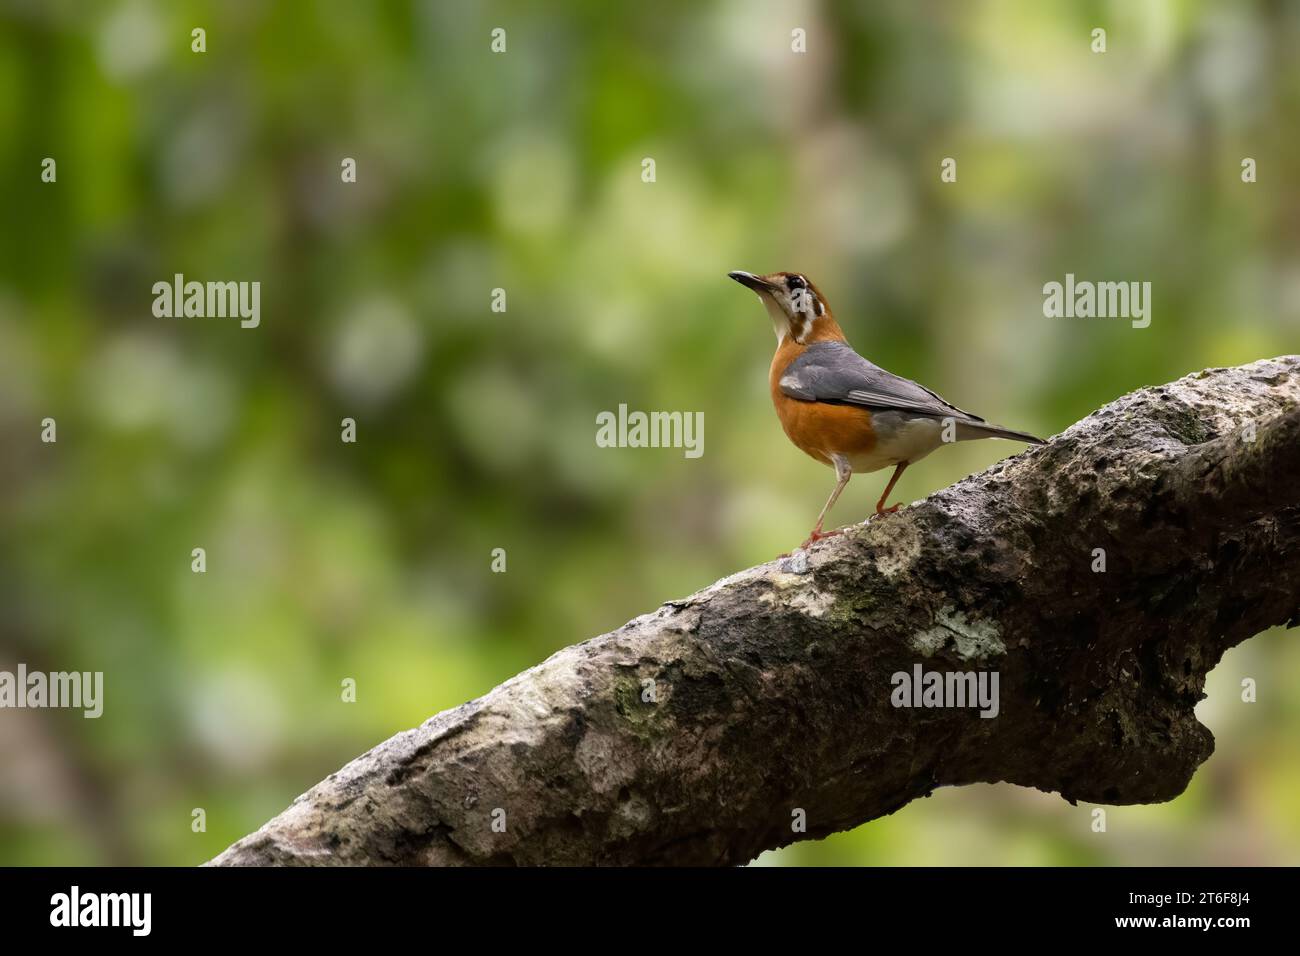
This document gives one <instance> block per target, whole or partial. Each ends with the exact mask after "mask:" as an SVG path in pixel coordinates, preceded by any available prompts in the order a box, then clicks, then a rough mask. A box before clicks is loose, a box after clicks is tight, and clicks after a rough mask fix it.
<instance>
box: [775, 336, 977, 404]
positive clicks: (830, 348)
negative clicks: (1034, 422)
mask: <svg viewBox="0 0 1300 956" xmlns="http://www.w3.org/2000/svg"><path fill="white" fill-rule="evenodd" d="M779 384H780V387H781V391H782V392H784V393H785V394H786V395H789V396H790V397H791V398H797V399H800V400H801V401H805V402H828V403H831V404H836V405H861V406H862V407H863V408H871V409H889V410H895V411H901V412H911V413H912V414H916V415H929V416H933V417H935V418H963V419H966V420H967V421H972V422H982V421H984V419H982V418H980V417H979V416H978V415H972V414H971V413H970V412H964V411H962V410H961V409H960V408H958V407H957V406H956V405H952V404H950V403H949V402H946V401H944V400H943V399H942V398H940V397H939V396H938V395H936V394H935V393H934V392H932V391H930V390H929V389H928V388H926V387H925V386H923V385H918V384H916V382H913V381H911V380H910V379H906V378H901V377H899V376H897V375H895V374H893V373H892V372H886V371H885V370H884V369H883V368H881V367H880V366H879V365H873V364H872V363H871V362H868V361H867V360H866V359H864V358H863V357H862V356H861V355H859V354H858V353H857V352H855V351H853V349H851V348H849V346H848V345H846V344H845V343H843V342H815V343H813V344H812V345H810V346H808V348H807V349H806V350H805V351H804V353H803V354H802V355H800V356H799V357H798V358H797V359H795V360H794V361H793V362H791V363H790V364H789V365H788V366H786V370H785V371H784V372H782V373H781V380H780V383H779Z"/></svg>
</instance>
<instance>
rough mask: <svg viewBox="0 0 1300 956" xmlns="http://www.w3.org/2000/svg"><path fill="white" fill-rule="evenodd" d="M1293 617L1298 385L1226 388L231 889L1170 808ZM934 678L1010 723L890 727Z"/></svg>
mask: <svg viewBox="0 0 1300 956" xmlns="http://www.w3.org/2000/svg"><path fill="white" fill-rule="evenodd" d="M1252 432H1253V436H1252ZM1252 437H1253V440H1251V439H1252ZM1098 548H1100V549H1104V552H1105V571H1104V573H1098V572H1097V571H1094V562H1095V560H1096V551H1095V549H1098ZM1298 614H1300V357H1297V356H1286V357H1282V358H1278V359H1272V360H1265V361H1260V362H1256V363H1254V364H1252V365H1247V366H1244V367H1241V368H1233V369H1209V370H1206V371H1204V372H1200V373H1197V374H1195V375H1191V376H1189V377H1187V378H1184V379H1182V380H1180V381H1178V382H1174V383H1173V384H1170V385H1163V386H1160V387H1158V388H1149V389H1143V390H1141V391H1138V392H1134V393H1133V394H1130V395H1126V396H1124V397H1123V398H1121V399H1119V400H1117V401H1115V402H1112V403H1111V404H1110V405H1107V406H1106V407H1105V408H1103V409H1101V410H1099V411H1098V412H1096V413H1094V414H1092V415H1090V416H1089V417H1087V418H1086V419H1084V420H1083V421H1080V422H1078V423H1077V424H1075V425H1074V426H1073V427H1071V428H1070V429H1068V430H1067V431H1066V432H1064V433H1063V434H1061V435H1058V436H1056V437H1055V438H1054V439H1052V441H1051V442H1050V444H1048V445H1046V446H1044V447H1039V448H1031V449H1029V450H1027V451H1025V452H1023V453H1021V454H1019V455H1017V456H1016V457H1014V458H1011V459H1007V460H1005V461H1003V462H1001V463H999V464H997V465H995V466H993V467H992V468H990V469H989V470H987V471H985V472H984V473H983V474H980V475H975V476H972V477H970V478H967V479H965V480H964V481H961V482H959V483H957V484H956V485H953V486H952V487H950V488H947V489H945V490H943V491H940V492H938V493H936V494H933V495H931V496H930V497H929V498H927V499H925V500H924V501H922V502H920V503H919V504H917V505H914V506H912V507H910V508H907V509H905V510H903V511H901V512H899V513H898V514H894V515H888V516H885V517H883V518H878V519H877V518H873V519H872V520H871V521H869V522H868V523H866V524H864V525H859V526H855V527H853V528H852V529H851V530H850V531H849V532H848V533H846V534H844V535H843V536H841V537H836V538H832V539H829V540H827V541H824V542H821V543H819V544H818V545H816V546H815V547H813V548H812V549H811V550H809V551H806V552H804V551H799V552H795V553H794V554H793V555H792V556H790V557H788V558H783V559H779V560H774V561H771V562H769V563H767V564H764V565H761V566H759V567H756V568H751V569H749V570H747V571H742V572H740V573H739V574H735V575H732V576H731V577H729V578H726V579H724V580H722V581H719V582H718V583H716V584H714V585H713V586H712V587H709V588H706V589H705V590H703V591H700V592H699V593H698V594H694V595H692V596H691V597H688V598H685V599H683V600H679V601H670V602H669V603H667V604H665V605H663V607H661V608H660V609H659V610H657V611H655V612H654V613H652V614H648V615H645V616H643V617H640V618H637V619H636V620H634V621H632V622H630V623H628V624H626V625H624V626H623V627H621V628H619V629H618V630H617V631H614V632H612V633H610V634H605V635H603V636H601V637H597V638H594V639H592V640H589V641H586V642H585V643H582V644H577V645H574V646H571V647H567V648H565V649H564V650H562V651H560V652H558V653H556V654H555V655H553V656H552V657H550V658H549V659H548V660H546V661H545V662H543V663H541V664H539V665H538V666H536V667H533V668H531V669H530V670H527V671H525V672H524V673H522V674H520V675H518V676H516V677H514V678H512V679H511V680H509V681H507V682H506V683H504V684H502V685H501V686H499V687H497V688H496V689H494V690H493V691H491V692H490V693H488V694H487V695H486V696H484V697H481V698H479V699H478V700H474V701H471V702H470V703H467V704H464V705H462V706H460V707H457V708H455V709H454V710H449V711H446V712H444V713H441V714H438V715H437V716H435V717H432V718H430V719H429V720H428V721H426V722H425V723H424V724H422V725H421V726H420V727H418V728H416V729H414V730H409V731H407V732H405V733H401V734H398V735H397V736H396V737H393V738H392V739H390V740H388V741H385V742H384V743H382V744H380V745H379V746H377V747H375V748H374V749H373V750H371V751H370V752H369V753H367V754H365V755H363V756H361V757H359V758H357V759H356V760H354V761H352V763H350V764H348V765H347V766H346V767H344V768H343V769H342V770H340V771H338V772H337V773H335V774H332V775H331V776H330V777H329V778H328V779H326V780H325V781H323V782H322V783H320V784H318V785H317V786H316V787H314V788H313V789H312V790H311V791H309V792H308V793H306V794H304V795H303V796H301V797H299V798H298V799H297V800H296V801H295V802H294V803H293V805H292V806H291V807H289V808H288V809H287V810H286V811H285V812H284V813H282V814H281V815H280V816H278V817H276V818H275V819H274V820H272V821H271V822H270V823H268V824H267V825H266V826H264V827H262V829H260V830H258V831H257V832H256V833H254V834H251V835H250V836H247V837H245V838H244V839H242V840H240V841H239V842H238V843H236V844H234V845H233V846H231V847H230V848H229V849H228V850H226V851H225V852H224V853H222V854H221V855H220V856H218V857H217V858H216V859H215V860H214V861H213V862H214V863H215V864H218V865H238V864H327V863H328V864H418V865H425V864H430V865H437V864H627V863H638V864H658V863H664V864H667V863H673V864H737V863H744V862H746V861H748V860H750V859H752V858H753V857H754V856H756V855H757V854H758V853H760V852H762V851H763V850H766V849H769V848H772V847H779V846H782V845H785V844H788V843H790V842H792V841H794V840H797V839H816V838H818V837H822V836H825V835H826V834H829V833H832V832H834V831H837V830H843V829H846V828H849V827H854V826H857V825H858V824H860V823H863V822H864V821H867V820H871V819H873V818H875V817H879V816H882V815H884V814H887V813H892V812H893V811H895V810H897V809H899V808H900V807H902V806H904V805H905V804H907V803H908V802H909V801H911V800H914V799H916V798H917V797H922V796H925V795H926V794H928V793H930V792H931V791H932V790H934V788H936V787H941V786H953V785H961V784H967V783H974V782H977V781H989V782H994V781H1010V782H1012V783H1017V784H1022V785H1024V786H1029V787H1037V788H1039V789H1041V790H1046V791H1056V792H1059V793H1060V794H1061V795H1062V796H1063V797H1065V798H1066V799H1068V800H1086V801H1090V802H1096V803H1104V804H1128V803H1149V802H1155V801H1162V800H1169V799H1171V798H1173V797H1175V796H1177V795H1178V794H1180V793H1181V792H1182V791H1183V789H1184V788H1185V787H1186V786H1187V784H1188V781H1189V780H1190V779H1191V776H1192V774H1193V773H1194V772H1195V770H1196V768H1197V767H1198V766H1199V765H1200V764H1201V763H1202V762H1203V761H1204V760H1205V759H1206V758H1207V757H1209V756H1210V754H1211V752H1212V751H1213V748H1214V740H1213V737H1212V736H1211V734H1210V732H1209V731H1208V730H1207V729H1206V728H1205V727H1203V726H1202V725H1201V724H1200V723H1198V722H1197V720H1196V718H1195V716H1194V714H1193V706H1194V705H1195V704H1196V702H1197V701H1198V700H1199V699H1201V697H1202V696H1203V693H1202V688H1203V686H1204V681H1205V674H1206V672H1207V671H1209V670H1210V669H1211V668H1213V667H1214V666H1215V664H1216V663H1217V662H1218V661H1219V659H1220V658H1221V656H1222V655H1223V653H1224V651H1226V650H1227V649H1228V648H1230V647H1232V646H1233V645H1235V644H1237V643H1239V642H1241V641H1243V640H1245V639H1246V638H1248V637H1250V636H1252V635H1254V634H1257V633H1259V632H1260V631H1262V630H1264V629H1266V628H1269V627H1272V626H1274V625H1279V624H1286V625H1288V626H1293V625H1294V624H1296V623H1297V615H1298ZM918 663H920V664H922V665H924V667H925V668H926V669H927V670H943V671H972V670H983V671H997V672H998V674H999V680H1000V695H999V696H1000V711H999V713H998V716H997V717H996V718H994V719H984V718H981V717H980V716H978V714H977V712H976V711H975V710H972V709H960V708H948V709H919V708H918V709H906V708H896V707H894V706H892V705H891V692H892V691H893V684H892V683H891V675H893V674H894V673H895V672H900V671H902V672H908V673H911V672H912V669H913V665H915V664H918ZM651 680H652V681H654V690H655V695H656V696H657V701H653V702H649V701H646V700H645V699H644V693H643V688H644V687H645V686H646V684H645V682H647V681H651ZM795 808H802V809H803V810H804V811H805V812H806V814H807V832H806V833H803V834H797V833H793V832H792V829H791V820H792V811H793V810H794V809H795ZM498 809H499V810H500V811H504V823H505V829H504V832H497V831H498V829H499V827H498V828H497V829H494V827H493V821H494V811H496V810H498ZM496 819H497V820H502V817H501V814H500V813H497V814H496Z"/></svg>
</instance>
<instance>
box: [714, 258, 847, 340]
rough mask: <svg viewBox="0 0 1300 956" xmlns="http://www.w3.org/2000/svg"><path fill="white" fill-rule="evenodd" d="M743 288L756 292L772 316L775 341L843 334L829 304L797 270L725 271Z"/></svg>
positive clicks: (841, 335)
mask: <svg viewBox="0 0 1300 956" xmlns="http://www.w3.org/2000/svg"><path fill="white" fill-rule="evenodd" d="M727 275H728V276H730V277H731V278H732V279H735V280H736V281H737V282H739V283H740V284H741V285H743V286H745V287H746V288H749V289H753V290H754V291H755V292H756V293H758V297H759V299H761V300H762V302H763V306H764V307H765V308H766V309H767V314H768V315H769V316H770V317H771V319H772V328H773V330H774V331H775V332H776V340H777V342H781V341H782V340H783V339H785V338H787V337H789V338H792V339H794V340H795V341H796V342H799V343H800V344H804V343H807V342H809V341H812V340H815V339H823V338H839V339H842V338H843V337H844V335H843V333H842V332H841V331H840V327H839V326H838V325H837V324H836V322H835V319H834V317H833V316H832V315H831V310H830V306H828V305H827V304H826V300H825V299H824V298H823V297H822V294H821V293H820V292H818V291H817V287H816V286H815V285H813V284H812V283H811V282H810V281H808V278H807V277H806V276H803V275H801V274H800V273H798V272H773V273H772V274H771V275H765V276H760V275H754V273H752V272H740V271H737V272H729V273H727Z"/></svg>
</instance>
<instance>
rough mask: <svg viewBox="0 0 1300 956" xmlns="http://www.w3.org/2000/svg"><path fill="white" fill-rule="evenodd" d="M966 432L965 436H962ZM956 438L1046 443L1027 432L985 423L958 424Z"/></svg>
mask: <svg viewBox="0 0 1300 956" xmlns="http://www.w3.org/2000/svg"><path fill="white" fill-rule="evenodd" d="M962 432H966V433H967V434H964V435H963V434H962ZM957 437H958V438H1010V439H1011V440H1012V441H1023V442H1029V444H1031V445H1046V444H1047V442H1045V441H1043V439H1041V438H1036V437H1035V436H1033V435H1031V434H1029V433H1028V432H1018V431H1015V430H1013V429H1010V428H1003V427H1002V426H1001V425H990V424H989V423H987V422H960V423H958V425H957Z"/></svg>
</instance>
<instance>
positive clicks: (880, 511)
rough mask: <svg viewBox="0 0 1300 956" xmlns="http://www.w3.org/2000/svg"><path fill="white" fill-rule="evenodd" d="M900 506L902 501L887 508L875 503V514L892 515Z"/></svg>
mask: <svg viewBox="0 0 1300 956" xmlns="http://www.w3.org/2000/svg"><path fill="white" fill-rule="evenodd" d="M901 507H903V503H902V502H901V501H900V502H899V503H898V504H896V505H894V506H892V507H889V508H882V507H880V505H876V514H877V515H892V514H894V513H895V512H896V511H898V509H899V508H901Z"/></svg>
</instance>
